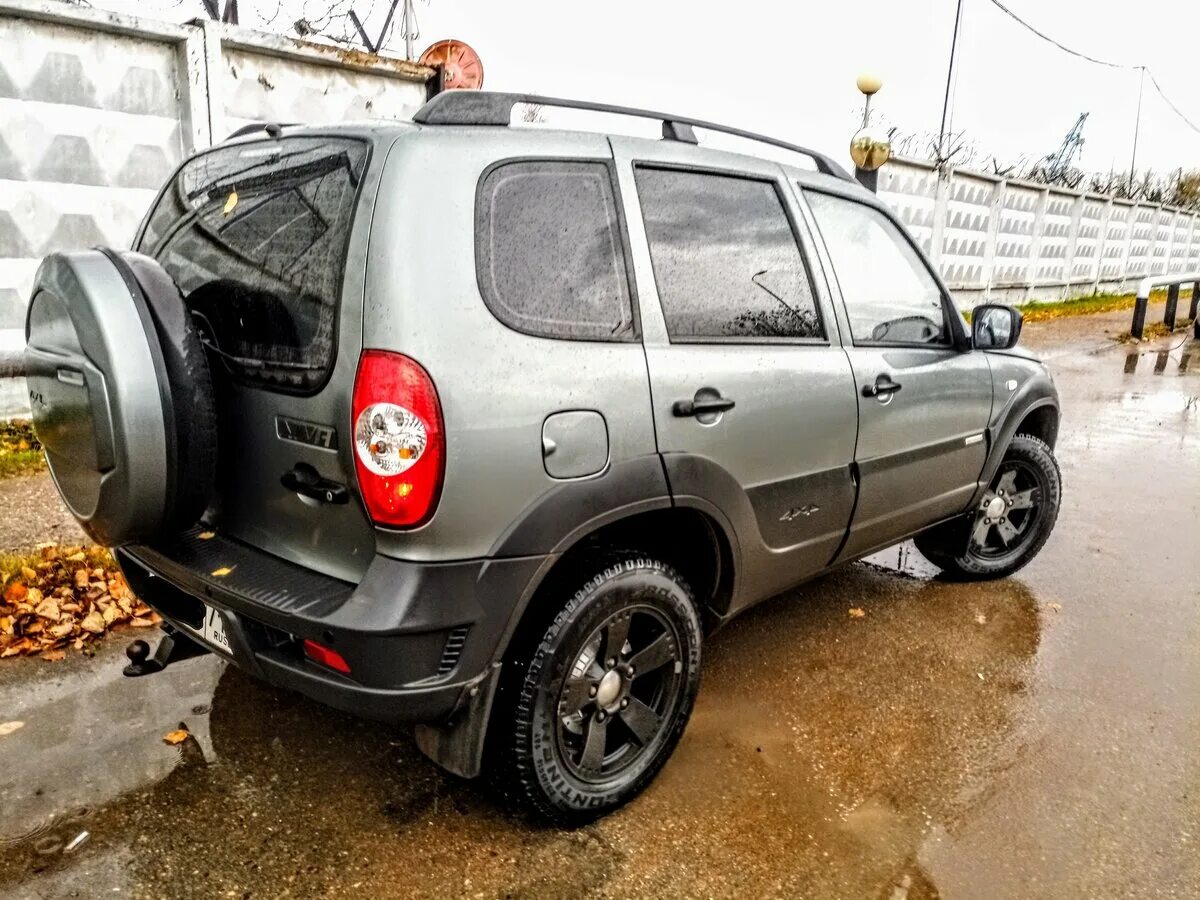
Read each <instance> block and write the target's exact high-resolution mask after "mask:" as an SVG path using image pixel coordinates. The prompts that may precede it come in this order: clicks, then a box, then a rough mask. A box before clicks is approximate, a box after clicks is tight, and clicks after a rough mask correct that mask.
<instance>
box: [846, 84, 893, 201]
mask: <svg viewBox="0 0 1200 900" xmlns="http://www.w3.org/2000/svg"><path fill="white" fill-rule="evenodd" d="M855 84H856V85H857V86H858V89H859V90H860V91H861V92H862V95H863V118H862V126H861V127H860V128H859V129H858V131H856V132H855V133H854V136H853V137H852V138H850V158H851V159H852V160H854V177H855V178H857V179H858V181H859V183H860V184H861V185H862V186H863V187H865V188H866V189H867V190H869V191H871V192H872V193H874V192H875V191H876V190H877V188H878V186H879V167H880V166H882V165H883V164H884V163H885V162H887V161H888V158H889V157H890V156H891V155H892V142H891V140H890V139H889V138H888V136H887V135H886V134H884V133H882V132H881V131H879V130H878V129H875V128H872V127H871V98H872V97H874V96H875V95H876V94H878V93H879V90H880V88H882V87H883V82H882V81H881V80H880V79H879V76H877V75H871V74H867V73H864V74H862V75H859V76H858V79H857V80H856V81H855Z"/></svg>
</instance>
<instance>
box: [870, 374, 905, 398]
mask: <svg viewBox="0 0 1200 900" xmlns="http://www.w3.org/2000/svg"><path fill="white" fill-rule="evenodd" d="M901 387H902V385H901V384H900V383H899V382H896V381H892V379H890V378H888V376H886V375H880V376H879V377H878V378H876V379H875V383H874V384H864V385H863V389H862V393H863V396H864V397H890V396H891V395H892V394H894V393H896V392H897V391H898V390H900V388H901Z"/></svg>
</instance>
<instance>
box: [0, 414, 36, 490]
mask: <svg viewBox="0 0 1200 900" xmlns="http://www.w3.org/2000/svg"><path fill="white" fill-rule="evenodd" d="M45 466H46V458H45V457H44V456H43V455H42V445H41V444H40V443H39V442H38V439H37V436H36V435H35V434H34V433H33V425H32V424H31V423H30V422H28V421H27V420H21V419H13V420H12V421H9V422H0V478H4V477H7V476H9V475H28V474H29V473H31V472H37V471H40V470H41V469H43V468H45Z"/></svg>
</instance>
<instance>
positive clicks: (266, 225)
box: [139, 137, 367, 391]
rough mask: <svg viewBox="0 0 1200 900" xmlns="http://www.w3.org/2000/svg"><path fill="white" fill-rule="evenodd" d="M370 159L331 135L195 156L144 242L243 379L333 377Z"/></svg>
mask: <svg viewBox="0 0 1200 900" xmlns="http://www.w3.org/2000/svg"><path fill="white" fill-rule="evenodd" d="M366 158H367V147H366V145H364V144H362V143H360V142H357V141H348V140H334V139H330V138H300V137H297V138H284V139H282V140H277V141H271V142H269V143H268V142H254V143H249V144H238V145H233V146H229V147H224V148H221V149H218V150H215V151H213V152H210V153H205V154H203V155H202V156H198V157H196V158H195V159H193V160H190V161H189V162H187V163H186V164H185V165H184V166H183V168H182V169H181V170H180V171H179V173H178V175H176V177H175V178H174V179H173V180H172V182H171V184H170V185H168V187H167V189H166V191H164V193H163V196H162V197H161V198H160V199H159V202H158V205H157V206H156V207H155V209H154V211H153V212H152V213H151V215H150V218H149V220H148V223H147V226H146V231H145V233H144V235H143V237H142V241H141V245H140V247H139V249H140V250H141V251H142V252H143V253H146V254H149V255H151V256H154V257H155V258H156V259H158V261H159V263H160V264H161V265H162V266H163V268H164V269H166V271H167V272H168V273H169V274H170V275H171V277H172V278H174V279H175V283H176V284H177V285H179V289H180V290H181V291H182V292H183V295H184V298H185V300H186V302H187V304H188V307H189V308H190V309H191V311H192V314H193V316H194V317H195V318H196V320H197V322H198V323H199V324H200V329H201V332H202V335H203V337H204V340H205V341H206V342H207V343H208V344H209V346H210V347H211V348H212V349H213V350H214V352H215V355H217V356H218V357H219V358H220V359H221V360H222V362H223V363H224V365H225V366H226V367H227V368H228V369H229V370H230V371H231V372H232V373H234V374H235V375H237V376H238V377H240V378H242V379H243V380H247V381H251V382H255V383H258V384H261V385H263V386H268V387H277V388H282V389H285V390H296V391H305V390H311V389H314V388H316V387H318V386H320V384H321V383H322V382H324V380H325V375H326V373H327V372H328V370H329V368H330V366H331V365H332V363H333V356H334V343H335V336H336V333H337V315H338V307H339V300H340V297H341V290H342V275H343V272H344V269H345V263H346V248H347V245H348V243H349V239H350V224H351V220H352V218H353V215H354V202H355V197H356V196H357V192H358V182H359V179H360V177H361V176H362V170H363V166H364V165H365V163H366Z"/></svg>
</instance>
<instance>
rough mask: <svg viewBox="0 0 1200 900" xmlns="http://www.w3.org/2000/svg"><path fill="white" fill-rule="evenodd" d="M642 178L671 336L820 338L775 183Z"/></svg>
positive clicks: (644, 172)
mask: <svg viewBox="0 0 1200 900" xmlns="http://www.w3.org/2000/svg"><path fill="white" fill-rule="evenodd" d="M636 177H637V189H638V196H639V197H640V198H641V204H642V219H643V220H644V222H645V224H646V237H647V239H648V240H649V242H650V257H651V259H652V261H653V263H654V279H655V281H656V282H657V284H658V296H659V299H660V300H661V302H662V310H663V315H664V317H665V318H666V322H667V332H668V333H669V335H670V337H671V338H672V339H673V340H674V339H682V340H688V339H689V338H699V339H704V338H743V339H747V338H749V339H754V338H820V337H822V336H823V332H822V329H821V322H820V319H819V317H818V315H817V309H816V304H815V302H814V301H813V292H812V284H811V282H810V281H809V277H808V270H807V269H806V268H805V265H804V261H803V259H802V258H801V256H800V248H799V246H798V245H797V244H796V236H795V234H794V233H793V231H792V226H791V223H790V222H789V221H788V217H787V213H786V212H785V211H784V207H783V202H782V201H781V200H780V198H779V191H778V189H777V188H776V186H775V183H774V182H771V181H760V180H757V179H753V178H740V177H736V176H731V175H716V174H711V173H706V172H686V171H681V170H676V169H654V168H649V167H641V166H639V167H638V169H637V176H636Z"/></svg>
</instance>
